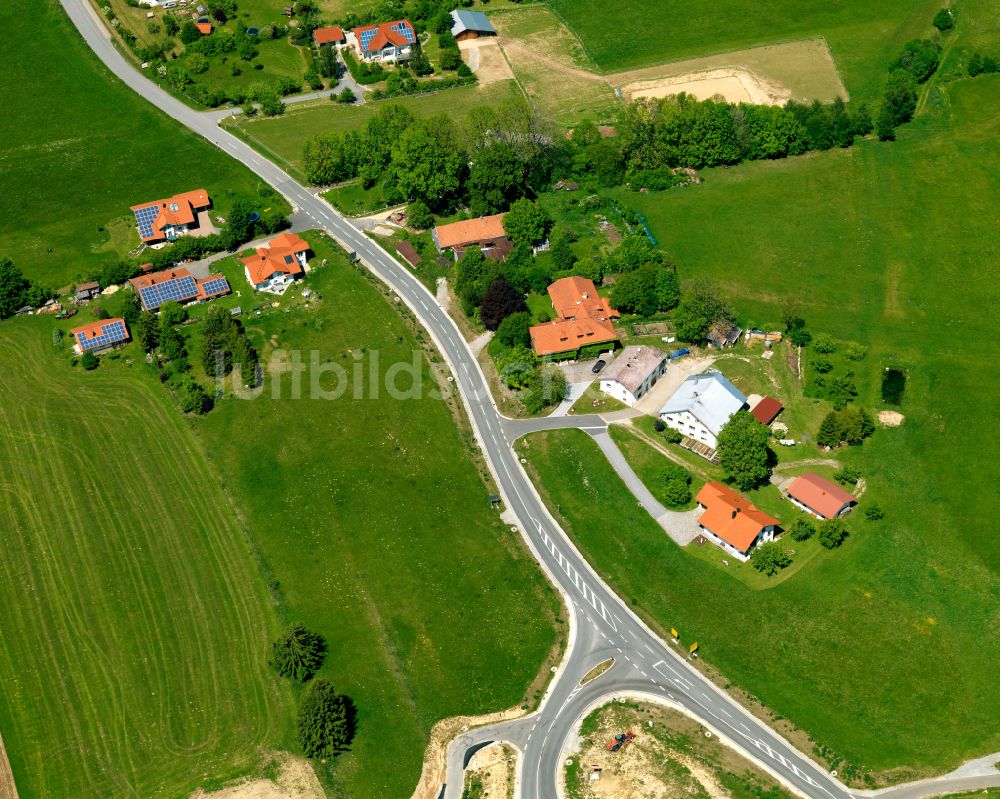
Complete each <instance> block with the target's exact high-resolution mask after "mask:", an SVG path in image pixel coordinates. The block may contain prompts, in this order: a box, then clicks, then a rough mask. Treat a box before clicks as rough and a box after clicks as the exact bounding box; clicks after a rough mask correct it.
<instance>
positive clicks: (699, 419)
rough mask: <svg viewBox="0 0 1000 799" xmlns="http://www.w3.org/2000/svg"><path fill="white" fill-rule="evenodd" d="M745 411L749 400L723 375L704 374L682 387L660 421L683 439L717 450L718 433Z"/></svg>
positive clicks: (693, 376) (664, 407) (666, 406)
mask: <svg viewBox="0 0 1000 799" xmlns="http://www.w3.org/2000/svg"><path fill="white" fill-rule="evenodd" d="M746 407H747V398H746V397H744V396H743V394H741V393H740V390H739V389H738V388H736V386H734V385H733V384H732V383H730V382H729V381H728V380H727V379H726V377H725V376H724V375H722V374H720V373H719V372H705V373H704V374H700V375H691V377H689V378H688V379H687V380H685V381H684V382H683V383H681V385H680V387H679V388H678V389H677V391H675V392H674V395H673V396H672V397H671V398H670V399H669V400H667V403H666V405H664V406H663V408H662V409H661V410H660V418H661V419H663V421H664V422H666V424H667V426H668V427H671V428H673V429H674V430H676V431H677V432H678V433H680V434H681V435H682V436H684V437H686V438H690V439H692V440H693V441H698V442H700V443H702V444H705V445H706V446H708V447H710V448H711V449H713V450H714V449H716V448H717V446H718V443H719V441H718V436H719V431H720V430H722V428H723V426H724V425H725V424H726V422H728V421H729V419H730V417H732V415H733V414H734V413H736V412H737V411H740V410H743V409H744V408H746Z"/></svg>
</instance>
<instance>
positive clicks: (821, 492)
mask: <svg viewBox="0 0 1000 799" xmlns="http://www.w3.org/2000/svg"><path fill="white" fill-rule="evenodd" d="M788 498H789V499H790V500H791V501H792V503H793V504H795V505H798V506H799V507H800V508H802V510H804V511H806V512H807V513H811V514H812V515H813V516H816V517H817V518H820V519H836V518H838V517H839V516H843V515H844V514H845V513H847V512H848V511H850V509H851V508H853V507H854V506H855V505H857V504H858V500H857V498H856V497H855V496H854V495H853V494H849V493H848V492H847V491H845V490H844V489H842V488H841V487H840V486H839V485H837V484H836V483H831V482H830V481H829V480H827V479H825V478H823V477H820V476H819V475H818V474H816V472H806V474H803V475H800V476H799V477H796V478H795V479H794V480H793V481H792V484H791V485H790V486H789V487H788Z"/></svg>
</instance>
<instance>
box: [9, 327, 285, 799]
mask: <svg viewBox="0 0 1000 799" xmlns="http://www.w3.org/2000/svg"><path fill="white" fill-rule="evenodd" d="M55 324H57V323H54V321H53V320H51V319H50V318H49V319H40V318H34V319H24V320H22V319H18V320H15V321H10V322H5V323H4V324H3V327H2V330H0V363H2V364H3V374H4V379H3V380H2V381H0V462H3V463H4V464H5V465H6V467H7V468H5V469H4V477H3V480H2V488H3V491H2V494H3V501H2V502H0V529H2V530H3V531H4V532H3V535H0V616H2V617H3V620H4V622H3V636H2V637H0V675H3V676H2V677H0V730H2V731H3V735H4V740H5V743H6V745H7V752H8V755H9V756H10V759H11V762H12V765H13V769H14V775H15V779H16V781H17V788H18V791H19V793H20V796H21V799H42V797H56V796H120V797H154V796H155V797H164V799H168V798H169V799H173V797H177V796H186V795H187V794H188V793H189V792H190V791H191V790H193V789H194V788H195V787H196V786H197V785H198V784H199V783H202V782H204V781H213V782H216V781H218V780H219V779H225V778H230V777H233V776H236V775H237V774H239V773H246V772H248V771H252V770H253V769H254V768H256V767H257V766H258V765H259V763H260V762H261V759H262V757H263V755H262V752H263V751H266V750H267V749H274V748H290V747H292V746H293V743H292V741H291V721H292V714H293V708H292V703H291V692H290V691H289V689H288V688H287V686H286V685H285V684H283V683H282V682H280V681H279V680H277V679H275V678H274V676H273V675H271V674H270V673H268V672H267V670H266V667H265V666H264V657H265V655H266V647H267V644H268V642H269V641H270V639H271V638H272V636H274V634H275V632H276V629H277V625H278V622H277V616H276V613H275V609H274V605H273V602H272V601H271V599H270V597H269V596H268V595H267V591H266V589H265V587H264V583H263V580H262V579H261V575H260V572H259V569H258V568H257V566H256V565H255V563H254V561H253V558H252V555H251V552H250V549H249V546H248V544H247V540H246V537H245V534H244V530H243V526H242V525H241V524H240V523H238V521H237V518H236V514H235V513H234V511H233V509H232V507H231V505H230V504H229V501H228V499H227V497H226V495H225V494H224V493H223V491H222V490H221V489H220V488H219V484H218V480H217V478H216V476H215V474H214V473H213V472H212V471H211V469H210V468H209V466H208V463H207V461H206V458H205V454H204V450H203V448H202V444H201V442H200V441H199V440H198V438H197V437H196V436H195V435H194V434H193V432H192V431H191V428H190V426H189V425H188V424H187V423H186V421H185V420H184V419H183V418H182V417H181V416H180V415H179V414H178V412H177V411H176V409H175V408H174V406H173V404H172V403H171V402H170V400H169V399H168V398H167V394H166V392H165V391H164V390H163V389H162V388H161V387H160V386H159V384H158V383H157V382H156V381H155V379H154V378H153V377H152V376H151V375H150V374H147V373H145V368H144V366H143V364H142V361H141V359H138V358H137V359H136V362H135V364H134V365H132V366H131V367H130V366H127V365H126V362H125V359H124V358H120V359H117V360H113V361H111V360H107V359H102V364H101V366H100V368H99V369H98V370H97V371H96V372H93V373H87V372H84V371H83V370H81V369H80V368H71V366H70V363H69V359H68V358H66V357H64V356H62V355H61V354H60V352H57V350H55V349H54V348H53V346H52V344H51V343H50V339H51V330H52V328H53V327H54V326H55ZM61 326H62V327H63V328H66V327H68V325H67V324H66V323H61ZM60 351H61V350H60ZM128 355H129V356H131V357H134V356H135V353H134V352H131V351H129V352H128Z"/></svg>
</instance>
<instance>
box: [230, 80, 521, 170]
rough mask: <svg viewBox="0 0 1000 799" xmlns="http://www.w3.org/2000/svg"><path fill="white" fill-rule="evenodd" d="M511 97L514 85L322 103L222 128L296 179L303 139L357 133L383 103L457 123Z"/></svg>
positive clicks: (234, 120)
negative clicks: (361, 101)
mask: <svg viewBox="0 0 1000 799" xmlns="http://www.w3.org/2000/svg"><path fill="white" fill-rule="evenodd" d="M516 92H517V87H516V85H515V84H514V82H513V81H501V82H499V83H491V84H488V85H486V86H459V87H456V88H454V89H445V90H444V91H440V92H436V93H434V94H425V95H417V96H413V97H401V98H396V99H393V100H384V101H383V100H380V101H377V102H373V103H365V104H364V105H352V106H344V105H340V104H337V103H332V102H330V101H327V100H321V101H317V102H315V103H303V104H302V105H301V106H292V107H291V108H289V109H288V110H287V111H286V112H285V113H284V115H282V116H280V117H275V118H272V119H266V118H263V117H256V118H254V119H246V118H245V117H242V116H241V117H234V118H232V119H231V120H230V121H228V122H227V124H226V127H227V128H228V129H229V130H230V131H231V132H233V133H235V134H237V135H239V136H241V137H242V138H243V139H245V140H246V141H247V142H248V143H250V144H251V145H253V146H254V147H255V148H257V149H258V150H260V151H261V152H262V153H264V155H266V156H268V157H269V158H272V159H274V160H275V161H276V162H277V163H278V164H280V165H281V166H282V167H284V168H286V169H288V170H289V171H291V172H292V174H294V175H297V176H299V177H301V176H302V172H301V168H302V146H303V145H304V144H305V141H306V139H308V138H310V137H311V136H315V135H316V134H317V133H344V132H346V131H350V130H361V128H363V127H364V126H365V123H366V122H367V121H368V120H369V119H370V118H371V116H372V115H373V114H375V113H376V112H377V111H378V109H379V108H381V107H382V106H383V105H384V104H385V103H396V104H399V105H402V106H404V107H405V108H406V109H407V110H409V111H410V113H412V114H413V115H414V116H415V117H417V118H418V119H419V118H424V117H431V116H435V115H436V114H445V115H447V116H450V117H451V118H452V119H454V120H455V121H456V122H459V123H460V122H462V121H464V116H465V113H466V112H467V111H468V110H469V109H471V108H474V107H476V106H477V105H494V104H496V103H499V102H500V101H502V100H504V99H506V98H508V97H510V96H512V95H514V94H515V93H516Z"/></svg>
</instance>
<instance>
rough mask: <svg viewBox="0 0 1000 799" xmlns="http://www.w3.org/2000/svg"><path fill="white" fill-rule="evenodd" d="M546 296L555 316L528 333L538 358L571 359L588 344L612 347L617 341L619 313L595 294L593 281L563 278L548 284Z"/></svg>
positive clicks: (589, 345)
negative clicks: (616, 322)
mask: <svg viewBox="0 0 1000 799" xmlns="http://www.w3.org/2000/svg"><path fill="white" fill-rule="evenodd" d="M549 298H550V299H551V300H552V307H553V308H555V311H556V318H555V319H554V320H552V321H551V322H543V323H542V324H540V325H533V326H532V327H531V328H529V330H528V332H529V333H530V335H531V346H532V348H533V349H534V351H535V354H536V355H538V356H539V357H542V358H545V357H554V358H573V357H579V356H580V355H581V352H582V351H583V350H585V349H589V348H591V347H593V348H595V350H599V349H601V348H602V347H605V346H607V347H608V348H614V346H615V344H616V343H617V341H618V334H617V333H616V332H615V327H614V323H613V322H612V320H613V319H617V318H618V316H619V313H618V311H616V310H615V309H614V308H612V307H611V306H610V305H609V304H608V301H607V300H606V299H605V298H604V297H602V296H600V295H599V294H598V293H597V288H596V287H595V286H594V282H593V281H592V280H588V279H587V278H585V277H564V278H560V279H559V280H557V281H556V282H555V283H553V284H552V285H550V286H549Z"/></svg>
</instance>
